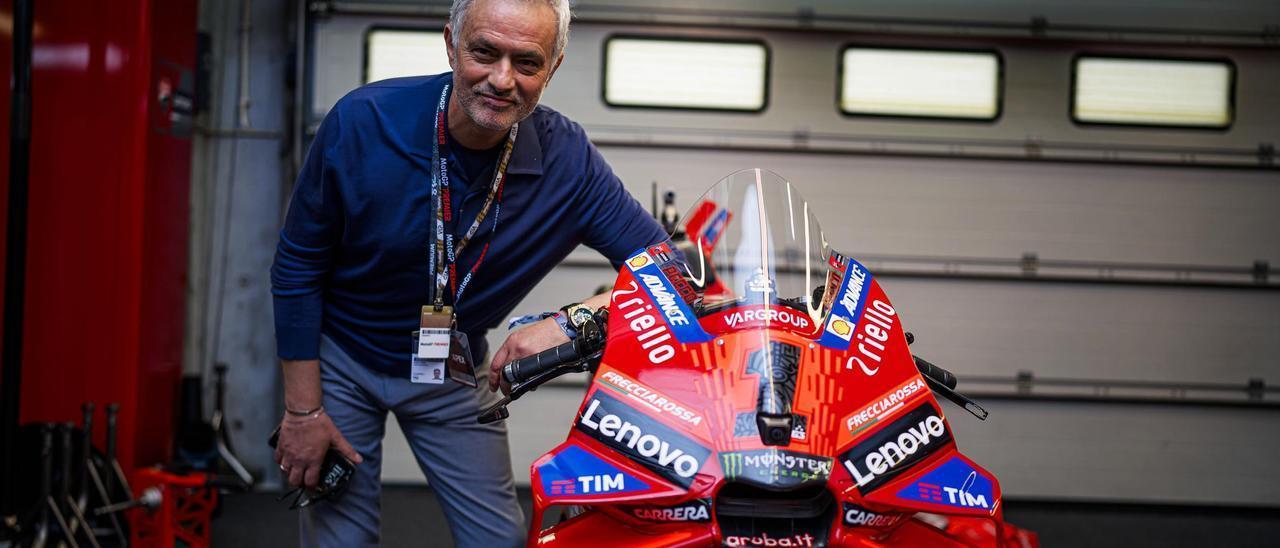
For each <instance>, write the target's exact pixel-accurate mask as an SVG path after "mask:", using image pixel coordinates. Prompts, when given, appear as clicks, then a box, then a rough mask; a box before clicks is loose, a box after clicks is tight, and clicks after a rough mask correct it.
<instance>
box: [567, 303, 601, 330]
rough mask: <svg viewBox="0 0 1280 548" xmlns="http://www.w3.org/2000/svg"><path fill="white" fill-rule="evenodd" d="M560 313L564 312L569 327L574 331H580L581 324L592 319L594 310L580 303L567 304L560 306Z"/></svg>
mask: <svg viewBox="0 0 1280 548" xmlns="http://www.w3.org/2000/svg"><path fill="white" fill-rule="evenodd" d="M560 313H561V314H564V316H565V318H566V320H567V321H568V323H569V327H570V328H572V329H573V331H574V332H575V333H582V326H584V325H586V324H587V322H589V321H591V320H592V317H593V316H594V315H595V311H594V310H591V308H590V307H588V306H586V305H583V304H582V303H573V304H567V305H564V306H563V307H561V308H560Z"/></svg>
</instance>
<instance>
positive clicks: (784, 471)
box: [720, 449, 832, 487]
mask: <svg viewBox="0 0 1280 548" xmlns="http://www.w3.org/2000/svg"><path fill="white" fill-rule="evenodd" d="M831 464H832V460H831V459H830V458H828V457H818V456H814V455H806V454H804V453H794V452H791V451H785V450H780V449H764V450H755V451H739V452H732V453H721V454H720V466H721V468H723V469H724V476H725V478H726V479H730V480H734V479H741V480H745V481H749V482H752V483H762V484H766V485H770V486H787V487H792V486H796V485H800V484H803V483H808V482H812V481H826V480H827V478H828V477H829V476H830V475H831Z"/></svg>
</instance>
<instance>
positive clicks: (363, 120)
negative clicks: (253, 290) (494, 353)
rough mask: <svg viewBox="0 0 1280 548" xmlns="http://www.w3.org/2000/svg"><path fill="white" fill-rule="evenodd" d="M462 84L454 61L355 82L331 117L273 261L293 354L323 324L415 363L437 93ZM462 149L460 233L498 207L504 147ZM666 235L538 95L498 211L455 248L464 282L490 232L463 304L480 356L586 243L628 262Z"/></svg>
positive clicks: (453, 175) (400, 362)
mask: <svg viewBox="0 0 1280 548" xmlns="http://www.w3.org/2000/svg"><path fill="white" fill-rule="evenodd" d="M451 81H452V74H451V73H445V74H441V75H436V76H426V77H412V78H397V79H392V80H385V81H382V82H376V83H373V84H369V85H366V86H363V87H361V88H359V89H356V90H355V91H352V92H351V93H349V94H348V95H347V96H345V97H343V98H342V99H341V100H339V101H338V103H337V104H336V105H334V107H333V109H332V110H330V112H329V114H328V115H327V116H325V119H324V122H323V123H322V124H321V125H320V130H319V132H318V133H317V135H316V138H315V141H314V142H313V143H312V144H311V149H310V151H309V152H308V154H307V159H306V162H305V164H304V165H303V168H302V171H301V173H300V174H299V175H298V180H297V183H296V185H295V187H294V191H293V198H292V201H291V202H290V204H289V212H288V215H287V216H286V218H285V223H284V227H283V229H282V230H281V231H280V242H279V244H278V246H277V247H276V257H275V263H274V264H273V265H272V268H271V286H272V295H273V297H274V308H275V326H276V344H277V351H278V354H279V356H280V357H281V358H282V359H287V360H308V359H316V358H317V357H318V355H319V343H320V335H321V334H322V333H323V334H324V335H327V336H328V337H330V338H331V339H332V340H333V341H334V342H335V343H337V344H338V345H339V346H340V347H341V348H342V349H343V350H345V351H346V352H347V353H348V354H349V355H350V356H351V357H352V358H353V359H355V360H356V361H357V362H359V363H361V364H364V365H365V366H367V367H370V368H373V369H375V370H378V371H381V372H384V373H386V374H389V375H395V376H408V372H409V361H410V353H411V352H412V350H413V348H414V346H413V343H414V341H413V340H412V338H411V337H410V334H411V332H412V331H413V330H414V329H416V328H417V327H418V316H419V314H420V311H421V307H422V305H424V304H428V303H429V301H428V298H429V297H428V295H429V293H428V292H429V286H430V285H431V283H432V282H431V280H432V277H431V275H430V274H429V272H428V259H429V255H428V253H430V249H431V243H432V242H433V238H434V235H433V234H432V231H433V228H434V218H435V213H434V212H435V205H434V202H433V201H432V200H431V137H432V133H433V121H434V117H435V105H436V103H437V99H438V98H439V96H440V92H441V89H442V88H443V86H444V84H446V83H448V82H451ZM450 154H451V155H452V156H453V157H454V158H453V161H450V162H449V183H450V189H451V190H452V194H453V199H452V203H451V205H452V208H453V218H454V223H453V225H454V227H453V229H454V231H455V233H460V232H463V231H465V230H466V228H467V227H469V226H470V225H471V222H472V221H473V220H474V219H475V218H476V214H477V213H478V212H479V210H480V207H481V206H482V205H483V204H484V200H485V197H486V195H487V194H488V190H489V184H490V182H491V181H492V177H493V169H494V167H495V166H494V161H493V160H489V158H496V156H497V155H496V153H494V152H493V151H468V150H465V149H463V148H462V147H460V146H457V145H456V144H455V145H454V146H452V147H451V152H450ZM477 159H479V160H480V161H477ZM486 160H487V161H486ZM468 166H470V167H471V169H467V168H468ZM477 167H480V168H483V169H477ZM467 171H476V172H477V173H468V172H467ZM498 217H500V218H499V219H497V220H498V223H499V224H498V226H497V230H496V231H494V230H493V223H494V221H495V218H498ZM665 237H666V235H665V234H664V233H663V231H662V228H661V227H660V226H659V225H658V224H657V222H656V221H654V220H653V219H652V218H651V217H650V216H649V215H648V214H646V212H645V211H644V208H643V207H642V206H641V205H640V204H639V203H638V202H637V201H636V200H635V198H633V197H632V196H631V195H630V194H628V193H627V191H626V190H625V189H624V188H623V186H622V183H621V181H619V180H618V177H617V176H615V175H614V174H613V171H612V170H611V169H610V168H609V166H608V164H606V163H605V161H604V158H603V157H601V156H600V153H599V152H598V151H597V150H596V148H595V147H594V146H593V145H592V144H591V143H590V142H589V141H588V140H587V136H586V134H585V132H583V130H582V128H581V126H579V125H578V124H576V123H574V122H572V121H570V120H569V119H568V118H565V117H564V116H563V115H561V114H560V113H558V112H556V111H554V110H552V109H550V108H547V107H544V106H538V107H537V108H536V109H535V110H534V111H533V113H532V114H530V115H529V117H528V118H527V119H525V120H524V121H523V122H521V123H520V131H519V133H518V135H517V137H516V143H515V147H514V149H513V151H512V156H511V161H510V165H509V167H508V170H507V179H506V182H505V188H504V190H503V196H502V201H501V213H500V215H495V214H494V211H490V213H489V215H488V217H487V218H486V219H485V221H484V223H483V224H482V225H481V226H480V228H479V230H478V231H477V232H476V235H475V237H474V238H473V240H472V241H471V243H470V244H468V245H467V247H466V248H465V249H464V250H463V252H462V253H461V255H460V256H459V257H458V259H457V270H458V280H459V282H461V279H462V277H463V275H464V274H465V272H466V271H467V270H469V269H470V268H471V266H472V265H473V264H475V262H476V260H477V258H478V257H479V255H480V253H481V249H482V248H483V247H484V244H485V243H486V242H490V246H489V249H488V251H487V253H486V255H485V258H484V262H483V263H482V264H481V266H480V268H479V270H478V271H476V273H475V275H474V277H473V279H472V280H471V282H470V283H469V284H468V285H467V288H466V290H465V292H464V293H463V295H462V299H461V301H460V302H458V303H456V304H455V307H456V308H455V310H456V314H457V319H458V326H459V328H460V329H461V330H462V331H464V332H466V333H467V334H468V336H469V338H470V340H471V341H472V345H473V354H474V357H475V358H476V362H477V363H479V362H480V360H481V359H483V356H484V355H485V353H486V352H487V345H486V344H485V342H484V335H485V332H486V331H488V330H489V329H491V328H493V327H496V326H497V325H499V323H500V322H501V321H502V320H503V319H504V318H506V317H507V315H508V314H510V312H511V310H512V309H513V308H515V306H516V304H518V303H519V302H520V300H521V299H523V298H524V296H525V295H527V294H528V293H529V291H530V290H531V289H532V288H533V286H534V285H535V284H537V282H538V281H539V280H541V279H542V278H543V276H546V275H547V273H548V272H550V271H551V269H552V268H553V267H555V265H556V264H557V263H559V262H560V261H561V260H562V259H563V258H564V257H565V256H566V255H567V254H568V253H569V252H570V251H572V250H573V249H574V248H575V247H577V246H578V244H580V243H585V244H586V245H588V246H590V247H591V248H593V249H596V250H597V251H600V252H601V253H602V254H603V255H604V256H605V257H607V258H608V259H609V260H610V261H611V262H612V263H613V264H614V267H615V268H617V267H618V266H619V265H620V264H621V262H622V261H623V260H624V259H625V258H626V257H627V255H628V254H629V253H631V252H634V251H636V250H638V249H640V248H641V247H643V246H646V245H650V244H653V243H656V242H659V241H662V240H663V239H664V238H665ZM587 296H588V295H582V298H586V297H587ZM451 301H452V296H449V297H448V298H447V299H446V303H451Z"/></svg>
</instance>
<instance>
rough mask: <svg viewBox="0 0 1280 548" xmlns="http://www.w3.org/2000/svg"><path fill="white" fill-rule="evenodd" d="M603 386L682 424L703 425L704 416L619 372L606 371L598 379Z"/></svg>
mask: <svg viewBox="0 0 1280 548" xmlns="http://www.w3.org/2000/svg"><path fill="white" fill-rule="evenodd" d="M597 382H599V383H600V384H601V385H602V386H606V387H609V388H610V389H613V390H616V391H618V392H619V393H621V394H623V395H625V396H627V397H628V398H631V399H633V400H636V401H638V402H640V403H641V404H644V405H645V406H646V407H648V408H650V409H653V410H654V411H659V412H662V413H666V414H668V415H671V416H673V417H675V418H677V419H680V420H681V421H682V422H685V423H688V424H689V425H691V426H699V425H701V424H702V415H699V414H697V413H695V412H693V411H691V410H689V408H687V407H685V406H684V404H681V403H679V402H677V401H675V400H673V399H671V398H669V397H667V396H666V395H663V394H662V393H660V392H658V391H656V390H654V389H652V388H649V387H648V386H645V385H643V384H641V383H639V382H636V381H634V380H631V378H630V377H628V376H626V375H623V374H622V373H618V372H617V371H612V370H609V371H605V372H604V373H603V374H601V375H600V376H599V377H598V381H597Z"/></svg>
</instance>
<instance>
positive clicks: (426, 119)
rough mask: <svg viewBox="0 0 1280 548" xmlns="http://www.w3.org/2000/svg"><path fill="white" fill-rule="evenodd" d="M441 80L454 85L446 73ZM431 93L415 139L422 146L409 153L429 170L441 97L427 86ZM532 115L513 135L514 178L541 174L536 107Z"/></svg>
mask: <svg viewBox="0 0 1280 548" xmlns="http://www.w3.org/2000/svg"><path fill="white" fill-rule="evenodd" d="M437 78H439V79H440V80H438V81H436V83H438V84H439V85H440V86H443V85H444V84H446V83H450V82H453V73H452V72H446V73H444V74H441V75H438V76H437ZM428 89H432V90H433V92H432V93H430V94H429V96H430V99H431V100H430V102H428V103H427V105H428V108H425V109H423V113H422V120H421V122H419V124H418V127H419V128H420V129H419V131H420V132H421V136H420V137H419V138H418V139H417V140H418V141H420V142H421V143H422V144H421V145H420V146H419V148H416V149H415V150H413V151H411V152H410V154H412V155H414V156H418V157H420V158H424V159H426V160H427V162H428V167H427V169H430V165H429V162H430V161H431V141H432V140H433V139H435V114H436V100H437V99H438V98H439V97H440V87H436V86H430V87H429V88H428ZM534 108H535V110H534V112H533V113H531V114H529V116H528V117H526V118H525V119H524V121H522V122H520V131H519V132H518V133H517V134H516V145H515V148H514V149H512V151H511V162H510V163H509V164H508V165H507V173H509V174H515V175H534V176H541V175H542V139H541V137H539V134H540V133H542V132H541V131H539V130H540V128H539V127H538V124H537V123H536V122H534V114H536V113H537V110H536V109H537V107H534Z"/></svg>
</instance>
